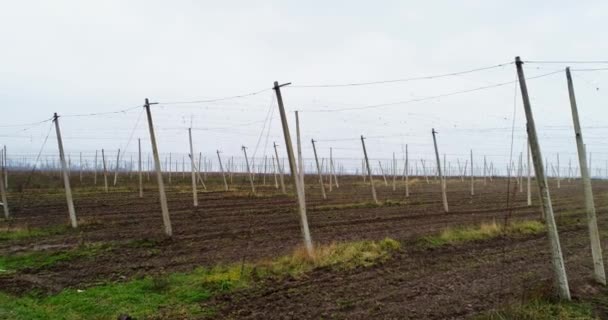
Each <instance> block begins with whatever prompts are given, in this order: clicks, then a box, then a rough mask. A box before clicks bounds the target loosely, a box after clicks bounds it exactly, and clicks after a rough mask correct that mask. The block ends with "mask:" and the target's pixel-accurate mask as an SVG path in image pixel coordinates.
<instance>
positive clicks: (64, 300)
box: [0, 239, 400, 319]
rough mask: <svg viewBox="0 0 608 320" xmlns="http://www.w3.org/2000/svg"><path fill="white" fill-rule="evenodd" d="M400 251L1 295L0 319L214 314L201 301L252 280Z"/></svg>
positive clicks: (379, 244) (365, 248)
mask: <svg viewBox="0 0 608 320" xmlns="http://www.w3.org/2000/svg"><path fill="white" fill-rule="evenodd" d="M399 248H400V244H399V242H397V241H395V240H392V239H385V240H382V241H358V242H351V243H334V244H330V245H327V246H317V247H316V250H315V256H314V257H312V258H311V257H309V256H308V255H307V254H306V251H305V250H303V249H297V250H295V251H294V253H293V254H291V255H289V256H285V257H281V258H278V259H275V260H268V261H262V262H258V263H251V264H242V265H241V264H235V265H231V266H217V267H214V268H198V269H196V270H194V271H193V272H189V273H174V274H169V275H165V276H157V277H151V276H147V277H144V278H140V279H133V280H130V281H127V282H121V283H108V284H104V285H101V286H96V287H92V288H88V289H85V290H77V289H66V290H64V291H62V292H60V293H59V294H56V295H52V296H45V297H40V296H38V297H37V296H24V297H14V296H11V295H8V294H4V293H0V318H1V319H116V318H117V317H118V315H120V314H129V315H130V316H132V317H134V318H137V319H142V318H158V319H184V318H192V317H199V316H203V315H213V313H214V310H213V309H211V308H209V307H206V306H204V305H203V304H201V302H204V301H205V300H208V299H209V298H210V297H212V296H213V295H216V294H218V293H224V292H230V291H231V290H235V289H239V288H245V287H247V286H249V285H250V284H251V283H252V282H253V281H255V279H259V278H264V277H266V278H268V277H285V276H300V275H302V274H303V273H305V272H308V271H311V270H313V269H315V268H321V267H328V268H332V269H340V270H342V269H351V268H355V267H360V266H362V267H365V266H370V265H373V264H375V263H379V262H381V261H384V260H386V259H388V258H389V257H390V255H391V253H392V252H393V251H395V250H398V249H399Z"/></svg>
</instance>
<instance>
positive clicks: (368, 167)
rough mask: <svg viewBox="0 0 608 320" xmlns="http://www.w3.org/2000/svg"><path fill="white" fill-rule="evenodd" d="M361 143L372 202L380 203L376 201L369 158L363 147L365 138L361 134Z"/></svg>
mask: <svg viewBox="0 0 608 320" xmlns="http://www.w3.org/2000/svg"><path fill="white" fill-rule="evenodd" d="M361 145H362V146H363V156H364V157H365V167H366V168H367V175H368V177H369V183H370V185H371V187H372V198H373V199H374V203H376V204H380V202H379V201H378V197H377V196H376V186H374V179H373V176H372V169H371V168H370V166H369V158H368V157H367V150H366V149H365V138H364V137H363V135H362V136H361Z"/></svg>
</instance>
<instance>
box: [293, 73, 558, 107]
mask: <svg viewBox="0 0 608 320" xmlns="http://www.w3.org/2000/svg"><path fill="white" fill-rule="evenodd" d="M559 72H562V70H557V71H553V72H549V73H545V74H541V75H538V76H533V77H529V78H526V79H527V80H533V79H538V78H542V77H547V76H550V75H553V74H556V73H559ZM513 83H514V81H508V82H501V83H495V84H492V85H488V86H482V87H477V88H472V89H467V90H460V91H454V92H449V93H443V94H438V95H434V96H428V97H423V98H416V99H411V100H403V101H396V102H388V103H380V104H373V105H367V106H362V107H349V108H339V109H316V110H305V112H341V111H354V110H365V109H377V108H384V107H391V106H395V105H403V104H410V103H414V102H422V101H428V100H434V99H439V98H445V97H450V96H455V95H460V94H465V93H470V92H476V91H481V90H486V89H492V88H497V87H502V86H506V85H510V84H513Z"/></svg>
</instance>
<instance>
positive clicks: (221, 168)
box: [217, 150, 228, 191]
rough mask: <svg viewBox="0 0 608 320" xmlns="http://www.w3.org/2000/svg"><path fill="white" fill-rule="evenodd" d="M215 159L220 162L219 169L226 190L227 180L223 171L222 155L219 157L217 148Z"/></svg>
mask: <svg viewBox="0 0 608 320" xmlns="http://www.w3.org/2000/svg"><path fill="white" fill-rule="evenodd" d="M217 161H218V162H219V163H220V171H221V172H222V179H224V190H226V191H228V181H226V173H225V172H224V166H223V165H222V157H220V151H219V150H217Z"/></svg>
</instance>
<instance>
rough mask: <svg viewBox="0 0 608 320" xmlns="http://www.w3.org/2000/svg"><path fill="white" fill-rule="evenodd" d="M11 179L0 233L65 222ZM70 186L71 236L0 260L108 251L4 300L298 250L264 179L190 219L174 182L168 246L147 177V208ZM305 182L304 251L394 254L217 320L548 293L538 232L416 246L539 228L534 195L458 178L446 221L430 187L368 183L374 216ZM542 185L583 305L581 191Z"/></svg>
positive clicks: (604, 204) (211, 184) (251, 296)
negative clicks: (357, 248)
mask: <svg viewBox="0 0 608 320" xmlns="http://www.w3.org/2000/svg"><path fill="white" fill-rule="evenodd" d="M38 175H40V174H38ZM11 179H12V181H11V183H10V185H9V186H10V187H11V190H12V192H11V193H10V197H9V203H10V204H11V209H12V213H13V215H14V218H13V219H11V220H7V221H1V222H0V227H11V228H14V227H16V228H48V227H54V226H59V225H66V224H67V223H68V214H67V208H66V202H65V196H64V194H63V193H62V190H61V189H57V188H49V187H53V186H58V185H60V180H59V177H58V176H57V175H53V176H42V175H40V176H38V177H34V178H32V177H31V176H29V175H28V174H26V173H22V174H19V173H15V174H13V175H12V176H11ZM71 179H72V184H73V186H74V189H75V190H74V193H75V196H74V198H75V205H76V210H77V215H78V219H79V222H80V223H81V228H80V229H79V230H78V231H68V232H59V233H58V234H54V235H48V236H44V237H39V238H32V239H22V240H13V241H2V242H0V254H2V255H10V254H16V253H18V252H24V251H34V250H65V249H66V248H73V247H76V246H78V245H81V244H83V243H112V244H113V245H112V247H111V248H110V249H108V250H104V251H102V252H101V253H100V254H99V255H98V256H96V257H95V259H84V258H83V259H75V260H71V261H65V262H60V263H58V264H56V265H53V266H51V267H49V268H42V269H35V270H22V271H19V272H18V273H15V274H10V275H5V276H0V288H1V290H3V291H5V292H9V293H12V294H23V293H25V292H28V291H31V290H37V291H40V292H43V293H54V292H58V291H60V290H62V289H63V288H66V287H72V288H82V287H87V286H92V285H95V284H99V283H102V282H106V281H122V280H125V279H130V278H133V277H136V276H141V275H149V274H160V273H166V272H175V271H188V270H192V269H193V268H195V267H197V266H212V265H216V264H219V263H235V262H241V261H256V260H260V259H264V258H271V257H277V256H280V255H283V254H288V253H290V252H291V251H292V250H293V249H294V248H295V247H296V246H298V245H300V243H301V238H300V228H299V225H298V216H297V207H296V200H295V198H294V197H293V196H290V195H282V194H281V193H280V190H277V189H276V188H275V186H274V180H273V178H272V177H271V176H269V177H268V178H267V185H266V186H264V185H262V179H261V178H258V181H256V183H257V189H256V191H257V196H252V195H250V194H249V184H248V182H247V181H245V180H244V179H245V178H244V177H243V176H235V177H234V178H233V184H232V185H231V189H232V190H231V191H229V192H225V191H223V185H222V183H221V181H220V178H219V177H217V176H210V177H208V179H209V180H207V186H208V188H209V190H210V191H201V192H200V194H199V206H198V207H196V208H195V207H193V206H192V194H191V190H190V188H189V180H188V177H187V175H186V177H183V178H182V176H181V175H180V174H177V175H176V176H174V177H173V181H172V182H173V183H172V184H171V185H170V186H169V190H168V199H169V209H170V212H171V220H172V224H173V231H174V236H173V237H172V238H171V239H168V238H166V237H165V235H164V233H163V225H162V218H161V212H160V206H159V202H158V194H157V191H156V189H155V186H154V185H153V183H152V182H148V181H147V179H145V180H146V190H145V196H144V198H139V197H138V194H137V189H136V177H135V176H132V177H129V176H127V175H124V176H121V177H120V179H119V184H118V187H117V188H114V187H110V192H108V193H105V192H103V187H102V184H103V181H102V180H101V179H99V178H98V179H99V180H98V185H97V187H93V186H92V177H91V176H90V175H86V176H85V177H84V180H83V182H82V183H81V182H80V180H79V178H78V176H77V175H73V176H72V178H71ZM306 182H307V189H306V192H307V194H306V197H307V199H306V200H307V205H308V217H309V221H310V230H311V234H312V237H313V240H314V241H315V242H316V243H330V242H332V241H350V240H364V239H369V240H377V239H382V238H385V237H391V238H394V239H397V240H399V241H401V242H402V243H403V250H402V251H401V252H399V253H398V254H396V255H395V256H394V258H392V259H391V260H389V261H387V262H386V263H384V264H381V265H377V266H374V267H371V268H360V269H355V270H351V271H345V272H339V273H338V272H335V271H329V270H316V271H314V272H312V273H311V274H308V275H306V276H305V277H303V278H300V279H290V280H288V281H282V282H280V283H278V282H272V281H266V282H263V283H259V284H257V285H255V286H254V287H253V288H250V289H247V290H245V291H242V292H237V293H233V294H230V295H226V296H220V297H216V298H215V299H214V300H213V301H211V302H208V303H209V304H212V305H213V306H214V307H216V308H218V310H219V314H218V317H220V318H239V319H241V318H244V319H248V318H250V319H274V318H276V319H290V318H297V319H307V318H310V319H318V318H348V319H369V318H384V319H396V318H399V319H401V318H404V319H408V318H410V319H421V318H426V319H446V318H466V317H469V316H472V315H475V314H477V313H480V312H483V311H486V310H490V309H493V308H498V307H501V306H504V305H507V304H512V303H516V302H518V301H521V300H522V299H524V298H525V297H526V296H527V295H528V294H530V293H531V292H535V291H537V290H547V289H546V288H547V287H549V286H550V285H551V275H552V273H551V263H550V257H549V253H548V242H547V238H546V235H545V234H540V235H534V236H528V237H519V238H515V239H494V240H489V241H482V242H474V243H468V244H463V245H458V246H447V247H442V248H438V249H425V248H422V247H420V246H418V245H416V241H417V240H418V239H419V238H420V237H422V236H425V235H430V234H435V233H437V232H439V231H440V230H442V229H444V228H446V227H449V226H459V225H471V224H479V223H480V222H489V221H493V220H496V221H499V222H502V221H504V219H505V217H507V216H508V217H509V219H537V218H538V217H539V215H540V208H539V203H538V199H537V191H536V189H533V190H532V195H533V206H531V207H528V206H527V205H526V193H525V188H524V192H523V193H520V192H519V188H518V187H517V186H516V185H515V184H514V182H513V181H512V182H511V183H510V188H509V189H507V181H506V180H505V179H494V181H489V179H488V180H487V181H486V183H485V184H484V182H483V180H482V179H481V178H479V179H477V180H476V185H475V187H476V188H475V196H473V197H471V196H470V194H469V192H470V182H469V181H468V180H465V181H461V180H460V179H457V178H454V179H450V181H449V183H448V199H449V204H450V212H449V213H444V212H443V207H442V203H441V194H440V185H439V184H438V183H437V182H436V181H434V180H433V179H431V181H430V183H427V182H426V181H425V179H424V178H418V179H416V178H413V179H412V181H411V184H410V192H411V196H410V197H409V198H406V197H405V192H404V187H403V184H402V182H401V181H398V185H397V190H396V191H393V190H392V186H391V185H390V182H389V185H388V186H386V185H385V184H384V182H383V181H382V180H380V179H379V180H377V181H376V183H377V192H378V196H379V199H380V200H381V201H386V200H389V201H390V203H387V204H385V205H383V206H379V207H375V206H371V205H367V204H366V203H370V202H371V193H370V188H369V185H368V184H364V183H363V182H362V180H361V178H360V177H352V176H351V177H340V187H339V188H335V187H334V188H333V190H332V191H331V192H329V191H328V199H327V200H323V199H322V198H321V194H320V188H319V186H318V184H317V180H316V177H314V176H310V177H307V181H306ZM593 184H594V192H595V195H596V205H597V207H598V216H599V224H600V230H601V231H602V232H608V229H607V227H608V219H607V218H606V213H607V211H608V183H607V182H605V181H600V180H597V181H594V182H593ZM532 186H533V187H535V184H534V181H533V184H532ZM550 187H551V192H552V197H553V201H554V208H555V211H556V214H557V215H558V225H559V226H560V231H561V241H562V246H563V251H564V254H565V257H566V267H567V271H568V275H569V277H570V280H571V287H572V290H573V293H574V295H575V296H576V295H585V294H589V291H593V290H595V289H594V288H593V287H592V286H591V285H590V283H591V272H592V265H591V263H590V261H591V257H590V249H589V241H588V235H587V230H586V225H585V221H584V217H585V214H584V212H583V210H582V209H583V201H582V189H581V186H580V181H577V180H573V181H567V180H565V181H562V182H561V188H560V189H557V188H556V183H555V181H550ZM288 189H289V188H288ZM508 190H510V191H511V192H510V194H509V192H508ZM288 191H289V192H292V190H291V189H289V190H288ZM508 194H509V195H508ZM507 197H508V198H509V205H507ZM566 217H568V219H567V218H566ZM573 217H574V218H573ZM577 218H578V222H576V220H577ZM565 220H568V223H567V224H566V223H565V222H564V221H565ZM573 221H574V223H573ZM603 239H604V241H603V245H604V248H606V245H608V242H607V241H606V240H605V239H606V237H605V236H604V237H603Z"/></svg>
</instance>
